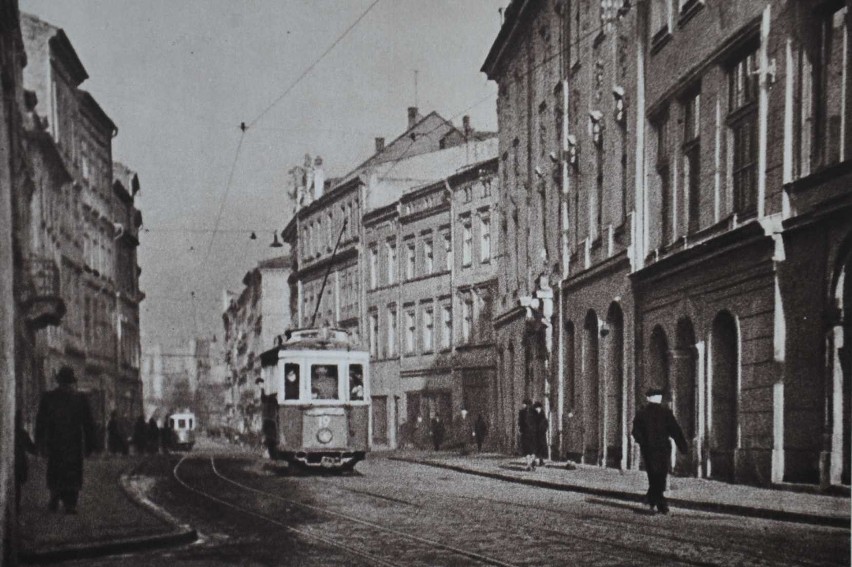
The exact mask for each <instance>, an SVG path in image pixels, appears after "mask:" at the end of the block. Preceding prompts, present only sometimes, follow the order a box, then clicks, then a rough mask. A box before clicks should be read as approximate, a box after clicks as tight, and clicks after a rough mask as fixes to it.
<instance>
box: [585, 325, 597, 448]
mask: <svg viewBox="0 0 852 567" xmlns="http://www.w3.org/2000/svg"><path fill="white" fill-rule="evenodd" d="M598 333H599V327H598V316H597V315H596V314H595V312H594V311H589V313H588V314H587V315H586V321H585V325H584V326H583V462H584V463H589V464H596V465H599V464H600V457H601V450H600V411H599V406H600V404H599V402H598V400H599V396H600V374H599V367H598V353H599V351H600V348H599V347H600V343H599V337H598Z"/></svg>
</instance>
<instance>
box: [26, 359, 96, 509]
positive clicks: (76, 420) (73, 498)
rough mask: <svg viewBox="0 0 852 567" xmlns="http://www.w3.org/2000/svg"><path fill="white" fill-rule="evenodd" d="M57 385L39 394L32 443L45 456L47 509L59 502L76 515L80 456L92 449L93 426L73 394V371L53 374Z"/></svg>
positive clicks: (87, 410)
mask: <svg viewBox="0 0 852 567" xmlns="http://www.w3.org/2000/svg"><path fill="white" fill-rule="evenodd" d="M56 381H57V382H58V383H59V386H58V387H57V388H56V389H55V390H52V391H50V392H46V393H45V394H44V395H42V398H41V402H40V404H39V408H38V415H37V416H36V444H37V445H38V446H39V448H40V449H41V451H42V453H46V454H47V488H48V490H50V503H49V505H48V508H49V509H50V510H51V511H53V512H55V511H56V510H58V509H59V502H60V500H61V501H62V503H63V506H64V508H65V512H66V513H67V514H76V513H77V496H78V494H79V492H80V488H81V487H82V485H83V456H84V455H85V456H89V455H90V454H91V453H92V451H93V449H94V447H95V423H94V421H93V419H92V412H91V409H90V408H89V402H88V400H87V399H86V397H85V396H84V395H83V394H81V393H79V392H77V389H76V384H77V379H76V378H75V376H74V370H73V369H72V368H70V367H68V366H63V367H62V368H60V369H59V372H58V373H57V374H56Z"/></svg>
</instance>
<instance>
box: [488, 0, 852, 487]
mask: <svg viewBox="0 0 852 567" xmlns="http://www.w3.org/2000/svg"><path fill="white" fill-rule="evenodd" d="M557 30H558V31H557ZM551 44H553V45H551ZM848 49H849V5H848V2H842V1H835V2H831V1H827V2H780V1H779V2H776V1H765V2H731V3H729V2H712V1H709V0H708V1H702V0H678V1H677V2H675V1H674V0H652V1H649V2H645V3H640V4H634V3H628V2H606V3H601V2H591V1H588V2H583V1H580V2H571V3H565V2H556V1H554V2H546V1H542V2H526V1H520V0H516V1H513V2H512V3H511V4H510V6H509V8H508V9H507V11H506V19H505V21H504V23H503V26H502V28H501V31H500V33H499V34H498V37H497V40H496V41H495V43H494V45H493V46H492V49H491V52H490V53H489V56H488V58H487V59H486V62H485V64H484V66H483V70H484V71H485V72H486V73H487V74H488V75H489V77H490V78H492V79H494V80H495V81H497V83H498V87H499V90H500V96H499V101H498V120H499V124H500V152H501V154H500V156H501V161H500V178H501V181H502V183H501V186H502V187H503V191H502V193H501V197H500V206H501V208H502V209H503V210H504V211H505V214H504V216H503V218H502V219H501V222H505V224H506V226H505V228H504V227H501V233H503V232H504V231H505V236H504V237H503V239H502V240H503V243H504V246H505V249H506V255H505V256H504V255H503V254H502V253H501V256H500V257H501V258H504V257H505V258H506V261H505V263H504V264H502V265H501V267H500V269H499V270H498V289H499V295H500V308H501V310H502V311H501V314H500V315H498V318H497V323H496V332H497V334H498V345H499V346H498V349H499V350H498V352H499V353H500V354H499V360H500V362H499V364H500V367H501V368H504V369H505V370H504V371H503V372H501V374H500V375H501V379H500V381H499V383H500V384H501V387H502V388H504V390H505V391H506V392H507V393H506V394H505V395H503V396H502V397H501V401H502V404H503V406H504V407H505V408H507V409H508V408H510V407H512V406H514V407H516V406H517V404H518V403H519V401H520V399H521V398H522V397H524V396H529V395H531V396H532V397H544V398H545V399H546V400H548V401H549V402H550V404H551V408H552V409H551V424H552V425H555V427H554V430H553V431H551V441H552V443H551V445H552V447H553V450H554V451H558V452H559V454H560V456H563V457H565V456H567V457H569V458H572V459H576V460H580V461H583V462H586V463H590V464H596V465H599V466H612V467H620V468H625V467H629V468H638V467H640V466H641V460H640V458H639V454H638V450H637V447H635V445H634V444H633V443H632V440H631V439H630V437H629V435H628V432H629V424H630V421H631V420H632V416H633V414H634V413H635V410H636V407H637V406H638V405H640V404H642V403H643V398H644V392H645V391H646V389H647V388H649V387H662V388H664V389H665V390H666V391H667V399H666V401H667V403H669V404H670V405H671V407H672V409H673V410H674V412H675V415H676V416H677V418H678V420H679V421H680V423H681V424H682V425H683V427H684V430H685V432H686V435H687V438H688V439H689V440H690V451H689V452H688V454H687V455H684V456H678V457H677V458H676V460H675V461H674V465H675V472H676V473H677V474H683V475H690V476H700V477H706V478H711V479H719V480H725V481H734V482H747V483H757V484H763V485H772V484H777V483H788V482H789V483H810V484H819V485H821V486H824V487H827V486H832V485H844V484H845V485H848V483H849V464H848V463H849V458H848V451H849V449H848V446H849V434H850V433H849V432H850V417H849V416H850V409H849V402H848V399H849V398H850V394H849V383H850V378H849V376H850V373H849V365H848V364H845V361H846V360H847V358H848V349H846V348H845V347H843V346H842V336H843V335H844V331H845V330H846V329H848V328H849V322H848V320H849V317H848V304H849V287H848V284H847V283H846V282H847V278H846V273H847V272H848V270H849V266H850V261H852V260H850V254H849V242H850V226H849V223H848V220H845V219H848V217H849V211H850V204H852V194H850V191H849V187H850V184H849V172H850V160H849V154H850V141H849V140H850V134H849V127H848V117H849V116H850V115H852V113H850V101H849V95H848V93H849V92H850V89H849V87H850V76H849V75H850V73H849V64H848V61H849V53H848ZM548 54H551V55H552V56H551V55H548ZM549 97H553V98H555V99H556V102H555V103H554V104H556V106H557V108H558V109H559V110H558V111H557V112H555V113H554V114H553V115H552V116H551V118H550V119H547V117H546V114H547V112H548V111H547V109H548V108H551V109H552V108H553V106H552V103H551V102H550V101H551V100H552V98H549ZM554 132H555V133H556V135H555V136H552V133H554ZM551 148H553V149H552V150H551ZM546 158H550V162H551V163H552V166H549V165H548V160H547V159H546ZM551 180H552V182H551ZM536 186H538V187H539V188H540V189H539V191H533V189H535V188H536ZM537 199H538V200H541V201H543V202H546V203H549V205H548V206H547V207H544V208H543V209H542V210H544V211H545V212H546V211H557V210H558V211H559V212H560V214H559V215H558V217H557V218H555V219H552V218H550V217H548V215H547V214H544V215H542V216H540V217H535V216H533V215H535V214H536V213H535V208H531V207H530V203H533V204H534V203H536V200H537ZM515 218H517V219H518V220H517V221H516V220H515ZM841 219H844V220H841ZM515 223H518V224H519V225H520V226H525V225H530V226H532V225H535V226H539V225H541V226H542V227H543V233H542V234H541V235H539V234H537V233H536V231H535V230H531V231H529V233H528V234H526V233H525V231H523V230H521V231H518V230H516V229H515ZM550 223H552V224H550ZM554 242H557V243H558V244H556V245H554ZM531 246H532V248H531ZM501 252H502V251H501ZM536 252H538V254H539V257H538V258H537V257H536ZM513 254H514V255H515V257H514V258H513V256H512V255H513ZM556 254H559V255H558V256H556ZM557 257H558V258H559V260H560V264H559V266H558V269H557V266H556V265H554V264H553V259H554V258H557ZM539 259H546V260H547V264H548V265H551V266H553V267H552V268H551V269H549V270H547V269H543V270H542V271H541V272H540V273H539V272H537V270H534V269H532V268H530V267H527V266H525V264H524V262H528V263H533V262H535V261H538V260H539ZM514 266H517V269H516V268H514ZM543 267H546V266H543ZM557 274H558V277H556V276H555V275H557ZM536 277H537V278H538V280H537V281H535V278H536ZM554 279H556V280H558V283H559V287H560V293H558V294H556V296H555V297H554V301H555V302H556V305H555V306H554V305H553V304H551V303H550V302H549V301H550V300H549V298H550V294H551V289H552V288H553V287H554ZM504 329H505V330H504ZM847 332H848V331H847ZM525 333H526V334H525ZM529 333H533V335H535V334H538V335H539V336H542V337H544V340H543V341H542V342H543V348H539V349H538V350H536V348H535V347H534V343H533V344H526V345H524V344H519V343H520V342H522V341H517V340H516V339H517V337H527V336H528V335H529ZM504 335H505V340H504V338H503V336H504ZM513 337H514V339H513ZM523 342H528V343H529V341H523ZM519 359H520V362H519ZM844 365H845V366H844ZM519 376H520V377H523V380H520V379H519ZM560 412H561V413H560ZM510 415H511V414H507V419H506V421H505V423H504V424H503V426H502V427H503V428H504V430H505V431H506V432H507V433H512V432H514V430H515V427H516V424H514V423H511V421H510V417H509V416H510ZM512 437H513V436H512V435H510V436H509V438H510V439H511V438H512ZM509 445H511V443H510V444H509Z"/></svg>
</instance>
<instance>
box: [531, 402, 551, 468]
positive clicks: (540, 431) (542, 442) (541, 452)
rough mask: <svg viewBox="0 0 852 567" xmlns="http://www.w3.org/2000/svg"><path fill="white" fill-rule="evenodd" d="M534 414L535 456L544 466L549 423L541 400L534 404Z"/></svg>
mask: <svg viewBox="0 0 852 567" xmlns="http://www.w3.org/2000/svg"><path fill="white" fill-rule="evenodd" d="M533 415H534V416H535V457H536V458H537V459H538V464H539V465H541V466H544V460H545V459H546V458H547V429H548V425H549V423H548V421H547V415H546V414H545V413H544V406H542V405H541V402H536V403H535V404H533Z"/></svg>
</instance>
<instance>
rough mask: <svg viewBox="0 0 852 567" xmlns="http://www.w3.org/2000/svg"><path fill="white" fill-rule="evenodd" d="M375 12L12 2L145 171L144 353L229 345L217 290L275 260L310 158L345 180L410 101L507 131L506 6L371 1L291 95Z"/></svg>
mask: <svg viewBox="0 0 852 567" xmlns="http://www.w3.org/2000/svg"><path fill="white" fill-rule="evenodd" d="M373 2H374V0H242V1H237V0H180V1H175V0H144V1H143V0H62V1H61V2H57V1H56V0H19V3H20V8H21V10H22V11H24V12H28V13H30V14H34V15H36V16H38V17H39V18H41V19H43V20H45V21H47V22H49V23H51V24H53V25H55V26H57V27H60V28H62V29H63V30H65V33H66V34H67V35H68V37H69V39H70V40H71V42H72V44H73V45H74V48H75V49H76V51H77V54H78V55H79V57H80V59H81V61H82V62H83V65H84V66H85V67H86V70H87V71H88V74H89V77H90V78H89V79H88V80H87V81H86V82H84V83H83V84H82V85H81V88H84V89H86V90H87V91H89V92H90V93H91V94H92V95H93V96H94V97H95V99H96V100H97V101H98V102H99V103H100V105H101V106H102V107H103V109H104V110H105V111H106V112H107V114H109V115H110V117H111V118H112V119H113V121H114V122H115V123H116V124H117V125H118V127H119V133H118V136H117V137H116V138H115V139H114V140H113V158H114V159H115V160H117V161H121V162H122V163H124V164H125V165H127V166H128V167H130V168H131V169H133V170H134V171H136V172H137V173H138V174H139V179H140V183H141V187H142V192H141V194H140V195H139V196H138V202H137V206H139V207H140V209H141V210H142V214H143V218H144V227H143V232H142V233H141V235H140V241H141V244H140V247H139V265H140V266H141V268H142V274H141V277H140V287H141V288H142V291H144V292H145V294H146V296H147V297H146V299H145V300H144V301H143V303H142V307H141V324H142V329H141V333H142V350H143V352H145V351H146V350H148V349H150V348H151V347H152V346H153V345H154V344H158V343H159V344H162V345H163V346H164V348H165V349H166V350H168V349H169V348H170V347H174V346H177V345H178V344H186V343H187V342H188V341H189V340H190V339H191V338H192V337H194V336H207V337H212V336H214V335H215V336H217V337H218V338H219V339H220V340H221V338H222V336H223V328H222V318H221V314H222V309H223V301H222V292H223V290H224V289H230V290H233V291H239V290H240V289H241V288H242V278H243V276H244V275H245V273H246V272H247V271H248V270H250V269H251V268H252V267H253V266H255V265H256V264H257V262H258V261H259V260H262V259H265V258H269V257H272V256H275V255H277V254H280V253H281V250H283V249H280V248H279V249H275V248H270V247H269V244H270V243H271V241H272V234H273V232H274V231H279V232H280V230H281V229H282V228H284V227H285V226H286V224H287V222H288V221H289V216H290V212H291V207H290V205H289V203H288V202H287V199H286V191H287V184H288V178H287V171H288V169H290V168H291V167H292V166H294V165H298V164H301V163H302V162H303V160H304V155H305V154H306V153H308V154H310V155H312V156H316V155H320V156H322V158H323V162H324V167H325V170H326V175H327V176H335V175H342V174H344V173H346V172H347V171H349V170H350V169H352V168H353V167H355V166H356V165H358V163H360V162H361V161H363V160H364V159H366V158H367V157H369V156H370V155H371V154H372V151H373V149H374V138H376V137H385V138H386V139H387V140H388V141H390V140H392V139H393V138H396V137H397V136H398V135H399V134H400V133H402V131H403V130H404V129H405V127H406V124H407V108H408V107H409V106H415V105H416V106H418V107H419V109H420V111H421V113H422V114H424V115H425V114H427V113H428V112H429V111H432V110H435V111H437V112H438V113H439V114H441V115H442V116H444V117H445V118H448V119H452V120H453V121H454V122H455V123H456V124H457V125H459V124H460V123H461V117H462V115H464V114H468V115H470V116H471V121H472V123H473V126H474V128H476V129H480V130H496V129H497V119H496V106H495V105H496V102H495V100H496V90H497V89H496V86H495V85H494V83H492V82H488V81H487V79H486V77H485V75H484V74H482V73H481V72H480V71H479V69H480V67H481V66H482V63H483V61H484V60H485V56H486V55H487V53H488V50H489V48H490V47H491V44H492V42H493V41H494V39H495V37H496V36H497V32H498V31H499V27H500V15H499V12H498V9H500V8H504V7H505V5H506V4H508V0H379V1H378V3H376V4H375V5H374V6H372V8H371V9H370V10H369V11H368V12H367V14H366V16H364V17H363V19H362V20H361V21H360V22H358V24H357V25H356V26H355V27H354V28H352V30H351V31H350V32H349V33H348V34H347V35H346V36H345V37H344V38H343V39H342V40H341V41H340V42H339V43H338V44H337V45H336V46H335V47H334V49H332V51H331V52H330V53H329V54H328V55H327V56H326V57H324V58H323V59H322V60H321V61H319V63H317V64H316V65H315V66H314V67H313V68H312V69H311V70H310V72H309V73H308V74H307V75H306V76H305V77H304V79H302V80H301V81H300V82H299V83H298V84H297V85H296V86H295V87H293V88H292V89H290V90H289V92H288V89H289V88H290V87H291V86H292V84H293V83H294V81H296V79H297V78H298V77H299V76H300V75H301V74H302V73H303V72H305V71H306V70H307V69H309V67H310V66H311V65H312V64H313V63H314V62H315V61H316V60H317V59H318V58H319V57H320V56H321V55H322V53H323V52H324V51H325V50H326V49H328V48H329V47H330V46H331V45H332V44H333V43H334V42H335V40H337V39H338V38H339V37H340V36H341V34H343V33H344V31H345V30H346V29H347V28H348V27H349V26H351V25H352V24H353V23H354V22H355V21H356V20H358V18H359V17H360V16H362V14H364V12H365V11H367V10H368V8H369V7H370V6H371V5H372V4H373ZM415 71H416V81H415ZM415 83H416V85H417V88H416V89H415ZM282 95H283V96H282ZM415 103H416V104H415ZM242 122H245V123H246V124H248V125H250V127H249V128H248V130H247V131H246V132H245V134H244V135H242V133H241V130H240V124H241V123H242ZM241 137H242V143H240V140H241ZM238 148H239V151H238ZM229 179H230V183H229ZM220 211H221V213H220ZM217 219H218V230H217V231H216V232H215V233H214V231H213V229H214V227H217ZM251 231H255V232H256V233H257V237H258V238H257V240H251V239H250V238H249V235H250V234H251Z"/></svg>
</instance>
